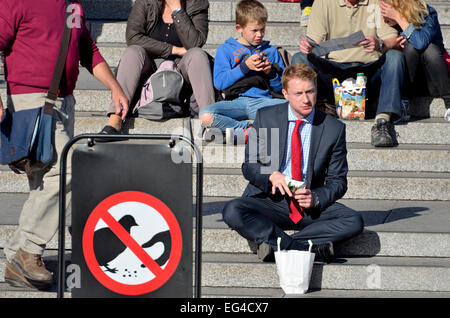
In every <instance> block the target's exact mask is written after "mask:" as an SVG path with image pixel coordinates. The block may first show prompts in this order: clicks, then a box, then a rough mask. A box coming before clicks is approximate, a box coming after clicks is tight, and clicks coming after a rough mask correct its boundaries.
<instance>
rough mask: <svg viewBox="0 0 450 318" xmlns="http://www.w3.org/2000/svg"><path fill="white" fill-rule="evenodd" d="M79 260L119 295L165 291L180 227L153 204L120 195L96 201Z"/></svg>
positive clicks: (143, 196)
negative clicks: (163, 287)
mask: <svg viewBox="0 0 450 318" xmlns="http://www.w3.org/2000/svg"><path fill="white" fill-rule="evenodd" d="M82 246H83V254H84V258H85V261H86V264H87V267H88V268H89V270H90V272H91V273H92V275H93V276H94V277H95V278H96V279H97V281H98V282H99V283H101V284H102V285H103V286H104V287H106V288H108V289H110V290H111V291H113V292H115V293H118V294H122V295H143V294H148V293H151V292H152V291H155V290H156V289H158V288H160V287H161V286H162V285H164V284H165V283H166V282H167V281H168V280H169V279H170V278H171V277H172V275H173V274H174V272H175V271H176V269H177V267H178V265H179V262H180V258H181V255H182V247H183V242H182V235H181V230H180V226H179V224H178V222H177V219H176V217H175V216H174V214H173V213H172V211H171V210H170V209H169V208H168V207H167V205H165V204H164V203H163V202H162V201H161V200H159V199H158V198H156V197H154V196H151V195H149V194H147V193H144V192H139V191H124V192H119V193H116V194H113V195H111V196H109V197H107V198H106V199H104V200H103V201H101V202H100V203H99V204H98V205H97V206H96V207H95V209H94V210H93V211H92V213H91V214H90V216H89V217H88V219H87V221H86V225H85V228H84V231H83V237H82Z"/></svg>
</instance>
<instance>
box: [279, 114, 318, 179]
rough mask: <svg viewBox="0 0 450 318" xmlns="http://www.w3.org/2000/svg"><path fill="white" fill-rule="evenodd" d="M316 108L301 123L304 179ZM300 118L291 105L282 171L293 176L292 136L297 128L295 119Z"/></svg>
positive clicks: (303, 177)
mask: <svg viewBox="0 0 450 318" xmlns="http://www.w3.org/2000/svg"><path fill="white" fill-rule="evenodd" d="M314 113H315V109H314V108H313V110H312V112H311V113H310V114H309V115H308V116H307V117H306V118H304V119H303V123H302V124H301V125H300V128H299V130H300V138H301V141H302V180H303V181H305V178H306V172H307V169H308V159H309V148H310V145H311V128H312V121H313V119H314ZM296 120H298V118H297V117H296V116H295V114H294V112H293V111H292V109H291V106H290V105H289V113H288V121H289V127H288V134H287V140H286V147H285V149H286V153H285V156H284V157H285V158H286V159H285V161H284V162H283V164H282V165H281V169H280V170H281V173H282V174H284V175H286V176H289V177H291V178H292V171H291V137H292V133H293V131H294V128H295V121H296Z"/></svg>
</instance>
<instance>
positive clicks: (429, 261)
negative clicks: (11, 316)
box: [0, 251, 450, 292]
mask: <svg viewBox="0 0 450 318" xmlns="http://www.w3.org/2000/svg"><path fill="white" fill-rule="evenodd" d="M67 259H68V260H70V255H68V256H67ZM44 261H45V262H46V264H47V266H48V268H49V270H51V271H53V272H54V271H56V269H57V262H56V255H55V253H54V252H53V251H50V252H47V253H44ZM5 263H6V259H5V258H4V257H2V258H0V282H4V268H5ZM68 263H69V261H68ZM202 286H204V287H219V288H224V287H226V288H236V287H237V288H244V287H246V288H279V287H280V285H279V278H278V274H277V272H276V265H275V263H262V262H261V261H260V260H258V258H257V256H256V255H253V254H224V253H204V254H203V256H202ZM310 288H311V289H339V290H377V291H422V292H423V291H427V292H449V291H450V258H431V257H427V258H424V257H359V258H337V259H336V260H335V261H334V262H332V263H330V264H327V265H321V264H314V267H313V271H312V274H311V281H310Z"/></svg>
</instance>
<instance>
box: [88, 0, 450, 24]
mask: <svg viewBox="0 0 450 318" xmlns="http://www.w3.org/2000/svg"><path fill="white" fill-rule="evenodd" d="M80 2H81V4H82V6H83V9H84V12H85V14H86V16H87V18H88V19H90V20H93V19H105V20H127V19H128V15H129V12H130V10H131V8H132V5H133V3H134V1H131V0H81V1H80ZM261 2H262V3H263V4H264V6H265V7H266V9H267V11H268V13H269V21H277V22H299V21H300V6H299V4H298V3H280V2H278V1H276V0H262V1H261ZM428 3H429V4H430V5H431V6H433V7H434V8H435V9H436V10H437V12H438V16H439V22H440V23H441V24H442V25H446V24H450V11H449V6H448V1H446V0H441V1H428ZM236 4H237V1H231V0H210V1H209V20H210V21H230V22H232V21H234V19H235V8H236Z"/></svg>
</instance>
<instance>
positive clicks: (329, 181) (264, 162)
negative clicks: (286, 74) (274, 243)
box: [242, 103, 348, 213]
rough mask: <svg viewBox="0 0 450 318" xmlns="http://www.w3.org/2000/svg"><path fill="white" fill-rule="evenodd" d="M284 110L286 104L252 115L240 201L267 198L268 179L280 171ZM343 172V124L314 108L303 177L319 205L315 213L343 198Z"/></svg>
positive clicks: (285, 124)
mask: <svg viewBox="0 0 450 318" xmlns="http://www.w3.org/2000/svg"><path fill="white" fill-rule="evenodd" d="M288 107H289V105H288V103H284V104H280V105H276V106H270V107H265V108H262V109H260V110H259V111H258V112H257V114H256V118H255V121H254V123H253V128H255V129H251V130H250V132H251V134H250V136H249V137H250V138H249V142H248V144H247V146H246V148H245V161H244V163H243V164H242V172H243V175H244V177H245V178H246V179H247V180H248V181H249V184H248V186H247V188H246V189H245V191H244V194H243V196H244V197H245V196H255V195H263V194H267V195H268V196H270V195H271V192H272V184H271V182H270V181H269V176H270V174H271V173H272V172H274V171H280V168H281V165H282V163H283V162H284V160H285V159H284V156H285V148H286V142H287V134H288ZM262 128H267V130H266V132H265V131H264V130H263V129H262ZM255 140H257V141H258V142H256V141H255ZM267 141H268V142H267ZM272 147H276V148H278V149H272ZM272 152H273V153H272ZM277 155H278V158H276V156H277ZM347 172H348V165H347V148H346V142H345V124H344V123H342V122H341V121H339V120H337V119H336V118H334V117H331V116H329V115H326V114H325V113H323V112H321V111H320V110H318V109H317V108H316V110H315V115H314V120H313V126H312V129H311V146H310V153H309V162H308V170H307V176H306V183H307V185H306V187H307V188H308V189H311V190H313V191H314V192H316V193H317V194H318V196H319V202H320V205H319V207H318V208H316V209H315V210H316V211H318V212H319V211H323V210H325V209H326V208H327V207H328V206H330V205H332V204H333V203H334V202H335V201H336V200H338V199H340V198H342V197H343V196H344V194H345V192H346V191H347ZM311 212H312V211H311ZM306 213H308V212H307V211H306Z"/></svg>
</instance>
